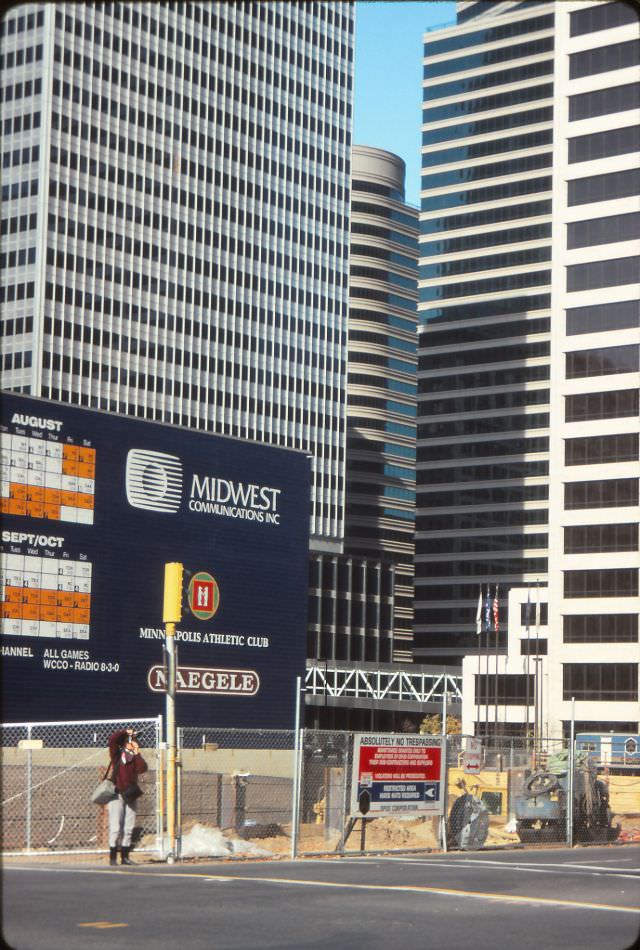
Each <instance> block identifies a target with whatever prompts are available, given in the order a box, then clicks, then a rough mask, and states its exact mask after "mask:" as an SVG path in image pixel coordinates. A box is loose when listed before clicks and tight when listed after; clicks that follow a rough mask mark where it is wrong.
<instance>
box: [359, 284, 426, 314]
mask: <svg viewBox="0 0 640 950" xmlns="http://www.w3.org/2000/svg"><path fill="white" fill-rule="evenodd" d="M349 295H350V296H351V297H352V298H353V299H354V300H367V301H369V300H375V301H376V302H377V303H381V304H386V305H387V306H389V307H395V308H397V309H398V310H406V311H407V313H410V314H414V313H415V310H416V302H415V299H413V300H410V299H408V298H407V297H400V296H399V295H398V294H392V293H391V292H388V291H386V290H374V289H373V288H372V287H358V286H355V285H354V286H352V287H350V288H349Z"/></svg>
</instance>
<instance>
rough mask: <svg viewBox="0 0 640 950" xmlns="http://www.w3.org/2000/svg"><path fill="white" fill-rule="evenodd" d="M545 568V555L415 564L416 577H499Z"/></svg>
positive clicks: (444, 560)
mask: <svg viewBox="0 0 640 950" xmlns="http://www.w3.org/2000/svg"><path fill="white" fill-rule="evenodd" d="M546 569H547V559H546V557H510V558H509V557H503V558H497V559H496V560H490V559H488V558H487V559H482V558H480V559H478V560H477V561H470V560H461V561H455V560H451V559H450V558H446V559H442V558H440V559H439V560H438V561H427V562H423V561H418V562H417V563H416V566H415V570H416V573H415V576H416V578H417V579H420V580H422V579H423V578H430V577H433V578H435V577H452V578H454V577H455V578H465V577H485V576H487V575H488V576H489V577H501V576H503V575H505V574H536V573H537V572H541V573H544V571H546Z"/></svg>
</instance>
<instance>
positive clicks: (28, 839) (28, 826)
mask: <svg viewBox="0 0 640 950" xmlns="http://www.w3.org/2000/svg"><path fill="white" fill-rule="evenodd" d="M27 739H31V723H29V725H28V726H27ZM32 756H33V752H32V750H31V742H27V814H26V821H25V836H26V846H27V851H31V808H32V801H31V788H32V786H33V760H32Z"/></svg>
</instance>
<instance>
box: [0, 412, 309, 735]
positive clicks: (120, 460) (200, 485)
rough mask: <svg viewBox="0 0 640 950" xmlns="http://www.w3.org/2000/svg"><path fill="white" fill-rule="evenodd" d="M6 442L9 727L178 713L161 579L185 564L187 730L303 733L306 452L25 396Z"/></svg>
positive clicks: (180, 628) (181, 711)
mask: <svg viewBox="0 0 640 950" xmlns="http://www.w3.org/2000/svg"><path fill="white" fill-rule="evenodd" d="M0 439H1V443H2V444H1V449H2V499H1V504H2V564H1V571H2V575H1V579H0V580H1V584H0V586H1V589H2V639H1V646H2V660H3V662H2V680H3V700H2V702H3V715H2V718H3V721H4V722H24V721H44V720H63V719H105V718H111V717H118V718H122V717H131V718H133V717H146V716H155V715H157V714H159V713H162V712H164V708H165V692H164V688H165V682H166V680H165V657H164V627H163V623H162V607H163V585H164V565H165V563H167V562H181V563H183V564H184V566H185V569H186V570H187V571H188V573H187V574H186V576H185V583H184V588H185V594H184V599H183V604H184V609H183V617H182V621H181V622H180V623H178V624H177V625H176V648H177V667H178V674H177V695H176V720H177V722H178V723H179V724H181V725H202V726H214V725H215V726H236V727H241V728H256V727H262V728H289V727H291V726H292V725H293V719H294V704H295V679H296V676H301V675H303V673H304V665H305V653H306V626H307V592H308V541H309V499H310V460H309V458H308V457H307V456H306V455H304V454H303V453H301V452H295V451H290V450H286V449H280V448H276V447H272V446H267V445H261V444H258V443H253V442H242V441H240V440H236V439H231V438H225V437H221V436H214V435H209V434H205V433H200V432H196V431H192V430H188V429H183V428H179V427H172V426H166V425H161V424H158V423H153V422H144V421H140V420H137V419H133V418H129V417H124V416H116V415H112V414H109V413H103V412H96V411H93V410H88V409H80V408H76V407H71V406H65V405H61V404H59V403H53V402H49V401H46V400H40V399H30V398H27V397H24V396H17V395H13V394H3V399H2V425H1V429H0Z"/></svg>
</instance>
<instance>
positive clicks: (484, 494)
mask: <svg viewBox="0 0 640 950" xmlns="http://www.w3.org/2000/svg"><path fill="white" fill-rule="evenodd" d="M548 497H549V486H548V485H510V486H506V487H503V486H501V485H492V486H490V487H488V488H469V489H466V490H464V489H456V490H453V489H449V490H447V491H441V492H437V491H436V492H421V493H420V495H419V496H418V500H417V503H418V507H419V508H420V509H422V510H428V509H434V508H462V507H463V506H467V505H519V504H522V503H523V502H525V501H546V500H547V498H548ZM450 573H451V571H449V570H447V574H450Z"/></svg>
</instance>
